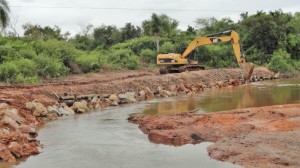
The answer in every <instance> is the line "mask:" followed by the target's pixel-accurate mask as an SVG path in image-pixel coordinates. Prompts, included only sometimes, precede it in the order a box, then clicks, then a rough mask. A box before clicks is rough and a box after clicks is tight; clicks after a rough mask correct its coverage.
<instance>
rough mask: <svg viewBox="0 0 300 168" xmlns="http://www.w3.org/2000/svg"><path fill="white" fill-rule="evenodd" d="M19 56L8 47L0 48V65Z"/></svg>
mask: <svg viewBox="0 0 300 168" xmlns="http://www.w3.org/2000/svg"><path fill="white" fill-rule="evenodd" d="M19 57H20V55H19V54H18V52H16V50H15V49H14V48H12V47H10V46H0V63H1V62H5V61H11V60H15V59H18V58H19Z"/></svg>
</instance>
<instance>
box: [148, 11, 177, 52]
mask: <svg viewBox="0 0 300 168" xmlns="http://www.w3.org/2000/svg"><path fill="white" fill-rule="evenodd" d="M177 26H178V21H177V20H175V19H172V18H170V17H168V16H167V15H165V14H162V15H157V14H155V13H153V14H152V16H151V19H150V20H145V21H144V22H143V23H142V27H143V31H144V34H145V35H148V36H154V43H155V46H156V49H157V52H159V38H160V36H171V35H172V34H174V33H175V32H176V28H177Z"/></svg>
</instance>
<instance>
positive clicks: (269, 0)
mask: <svg viewBox="0 0 300 168" xmlns="http://www.w3.org/2000/svg"><path fill="white" fill-rule="evenodd" d="M8 1H9V6H11V16H12V22H13V23H15V27H16V28H17V31H18V32H19V34H20V35H22V33H23V30H22V25H24V24H25V23H28V22H30V23H32V24H39V25H41V26H52V27H53V26H54V25H57V26H59V27H60V28H61V29H62V30H63V32H65V31H69V32H71V33H72V34H74V33H77V32H79V31H80V30H81V27H82V26H83V25H87V24H88V23H90V24H93V25H94V26H100V25H101V24H105V25H116V26H117V27H123V26H124V25H125V23H127V22H131V23H133V24H134V25H138V26H140V25H141V22H142V21H144V20H146V19H149V18H150V16H151V14H152V13H153V12H155V13H157V14H161V13H165V14H167V15H168V16H170V17H172V18H174V19H176V20H178V21H179V28H180V29H182V30H184V29H186V28H187V26H188V25H191V26H195V24H194V21H195V19H196V18H199V17H212V16H214V17H216V18H223V17H230V18H232V19H233V20H234V21H237V20H238V19H239V18H240V13H241V12H242V11H248V12H249V13H250V14H251V13H256V11H258V10H264V11H270V10H276V9H282V10H283V11H284V12H292V13H294V12H300V0H249V1H246V0H122V1H117V0H8ZM20 6H25V7H20ZM26 6H30V7H26ZM41 7H42V8H41ZM44 7H71V8H44ZM80 8H84V9H80ZM91 8H94V9H91ZM95 8H96V9H95ZM99 8H102V9H99ZM103 8H127V9H163V10H112V9H103ZM166 9H178V10H187V11H178V10H166ZM191 10H198V11H191Z"/></svg>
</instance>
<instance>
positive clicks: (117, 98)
mask: <svg viewBox="0 0 300 168" xmlns="http://www.w3.org/2000/svg"><path fill="white" fill-rule="evenodd" d="M108 99H109V100H111V101H116V102H120V99H119V97H118V96H117V95H116V94H112V95H110V96H109V98H108Z"/></svg>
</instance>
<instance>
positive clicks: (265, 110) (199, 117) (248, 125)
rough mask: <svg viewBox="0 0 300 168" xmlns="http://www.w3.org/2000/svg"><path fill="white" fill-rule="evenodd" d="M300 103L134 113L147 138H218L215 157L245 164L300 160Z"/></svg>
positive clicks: (177, 140)
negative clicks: (164, 113) (161, 113)
mask: <svg viewBox="0 0 300 168" xmlns="http://www.w3.org/2000/svg"><path fill="white" fill-rule="evenodd" d="M299 111H300V104H291V105H277V106H269V107H259V108H246V109H237V110H231V111H223V112H217V113H212V114H211V113H208V114H207V113H206V114H195V113H184V114H178V115H169V116H141V115H134V116H130V117H129V120H130V121H131V122H134V123H137V124H139V127H140V129H141V130H142V131H143V132H144V133H146V134H148V137H149V140H150V141H152V142H155V143H163V144H169V145H175V146H177V145H184V144H196V143H201V142H214V144H213V145H211V146H209V147H208V152H209V155H210V156H211V157H212V158H213V159H216V160H221V161H226V162H231V163H234V164H238V165H242V166H244V167H299V166H300V155H299V151H300V141H299V138H300V113H299Z"/></svg>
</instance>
